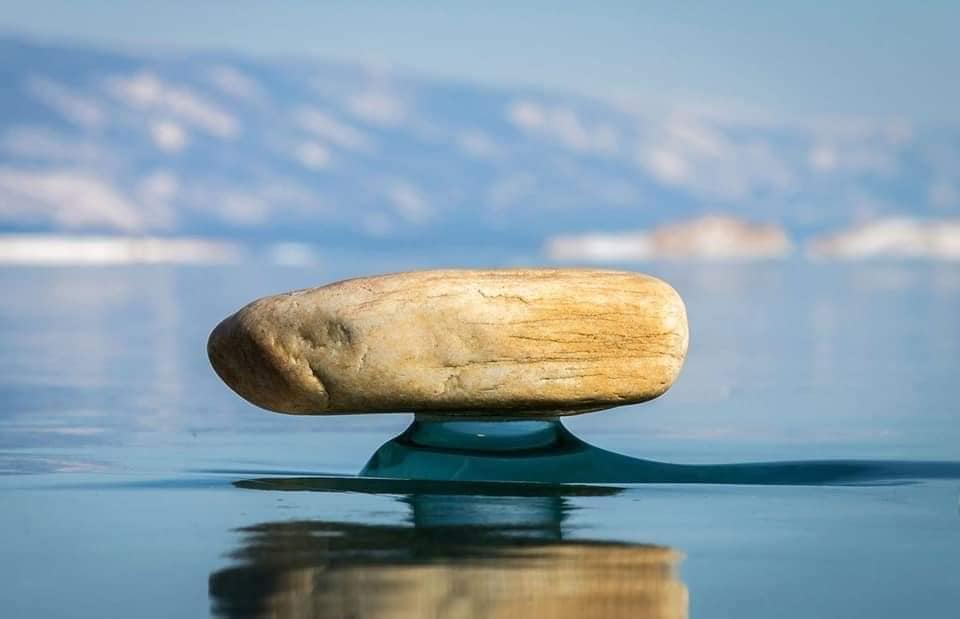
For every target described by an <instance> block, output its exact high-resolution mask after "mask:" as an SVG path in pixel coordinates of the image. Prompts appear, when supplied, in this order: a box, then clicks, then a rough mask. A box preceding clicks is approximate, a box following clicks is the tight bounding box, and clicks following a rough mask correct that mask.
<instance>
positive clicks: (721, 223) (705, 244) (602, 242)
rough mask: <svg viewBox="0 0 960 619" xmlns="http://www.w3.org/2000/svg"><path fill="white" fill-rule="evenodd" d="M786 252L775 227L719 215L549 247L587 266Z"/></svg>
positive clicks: (558, 241)
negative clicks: (596, 263) (610, 262)
mask: <svg viewBox="0 0 960 619" xmlns="http://www.w3.org/2000/svg"><path fill="white" fill-rule="evenodd" d="M790 249H791V243H790V239H789V238H788V237H787V234H786V233H785V232H784V230H783V229H782V228H780V227H778V226H773V225H757V224H752V223H749V222H745V221H742V220H740V219H736V218H733V217H724V216H717V215H711V216H707V217H700V218H698V219H693V220H690V221H685V222H681V223H674V224H670V225H666V226H661V227H659V228H655V229H654V230H651V231H638V232H626V233H620V234H584V235H579V236H561V237H556V238H554V239H551V240H550V241H549V242H548V243H547V253H548V255H549V256H550V258H553V259H555V260H571V261H590V262H592V261H596V262H605V261H631V260H656V259H688V258H692V259H708V260H709V259H760V258H779V257H782V256H784V255H786V254H787V253H788V252H789V251H790Z"/></svg>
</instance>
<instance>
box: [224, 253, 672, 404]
mask: <svg viewBox="0 0 960 619" xmlns="http://www.w3.org/2000/svg"><path fill="white" fill-rule="evenodd" d="M207 350H208V353H209V356H210V362H211V363H212V364H213V367H214V369H215V370H216V372H217V374H218V375H219V376H220V378H222V379H223V380H224V382H226V383H227V385H229V386H230V387H231V388H232V389H233V390H234V391H236V392H237V393H238V394H240V395H241V396H242V397H244V398H245V399H247V400H249V401H250V402H252V403H254V404H256V405H258V406H262V407H263V408H267V409H270V410H272V411H277V412H283V413H295V414H336V413H359V412H399V411H417V412H425V413H430V412H435V413H438V414H449V415H458V414H461V415H464V416H481V417H483V416H494V417H542V416H552V415H557V414H561V415H562V414H575V413H582V412H586V411H590V410H597V409H601V408H608V407H611V406H618V405H621V404H630V403H635V402H643V401H645V400H650V399H652V398H655V397H657V396H659V395H661V394H662V393H663V392H664V391H666V390H667V389H668V388H669V387H670V385H671V384H672V383H673V381H674V379H676V377H677V374H678V373H679V372H680V367H681V365H682V364H683V359H684V356H685V354H686V351H687V319H686V313H685V310H684V306H683V301H682V300H681V299H680V297H679V295H677V293H676V292H675V291H674V290H673V288H671V287H670V286H669V285H667V284H666V283H664V282H662V281H660V280H658V279H655V278H653V277H649V276H646V275H641V274H637V273H626V272H618V271H600V270H585V269H511V270H483V271H481V270H446V271H421V272H411V273H396V274H391V275H381V276H377V277H365V278H359V279H351V280H346V281H342V282H337V283H334V284H330V285H328V286H323V287H321V288H312V289H308V290H300V291H296V292H290V293H286V294H281V295H277V296H273V297H266V298H263V299H260V300H258V301H254V302H253V303H251V304H249V305H247V306H246V307H244V308H243V309H241V310H240V311H239V312H237V313H236V314H234V315H233V316H230V317H229V318H227V319H226V320H224V321H223V322H221V323H220V324H219V325H218V326H217V328H216V329H214V331H213V333H212V334H211V335H210V341H209V342H208V345H207Z"/></svg>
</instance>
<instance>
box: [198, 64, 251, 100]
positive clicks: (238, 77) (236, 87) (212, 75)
mask: <svg viewBox="0 0 960 619" xmlns="http://www.w3.org/2000/svg"><path fill="white" fill-rule="evenodd" d="M207 79H208V80H209V81H210V83H211V84H213V85H214V86H215V87H217V88H218V89H219V90H220V91H221V92H223V93H224V94H226V95H230V96H231V97H235V98H237V99H241V100H245V101H258V100H260V99H262V98H263V89H262V88H261V87H260V84H258V83H257V81H256V80H255V79H253V78H252V77H250V76H249V75H247V74H245V73H243V72H242V71H240V70H238V69H235V68H234V67H231V66H228V65H225V64H221V65H215V66H212V67H210V69H209V70H208V71H207Z"/></svg>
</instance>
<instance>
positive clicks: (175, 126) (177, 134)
mask: <svg viewBox="0 0 960 619" xmlns="http://www.w3.org/2000/svg"><path fill="white" fill-rule="evenodd" d="M150 138H151V139H152V140H153V143H154V145H155V146H156V147H157V148H159V149H160V150H162V151H165V152H168V153H178V152H180V151H181V150H183V148H184V147H185V146H186V145H187V143H188V142H189V136H188V134H187V132H186V130H185V129H184V128H183V127H182V126H181V125H180V124H179V123H177V122H174V121H172V120H155V121H153V122H152V123H150Z"/></svg>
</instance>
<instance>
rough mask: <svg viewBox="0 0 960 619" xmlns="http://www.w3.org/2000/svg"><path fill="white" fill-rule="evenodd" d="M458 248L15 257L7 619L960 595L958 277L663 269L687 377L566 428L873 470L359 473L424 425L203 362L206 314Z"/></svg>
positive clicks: (804, 269)
mask: <svg viewBox="0 0 960 619" xmlns="http://www.w3.org/2000/svg"><path fill="white" fill-rule="evenodd" d="M474 261H476V262H484V263H490V262H491V260H490V259H486V258H484V259H479V258H477V259H474ZM517 261H520V262H522V258H520V259H513V260H511V262H517ZM457 262H459V263H461V264H466V263H469V262H470V260H462V261H455V262H454V263H453V264H452V265H456V263H457ZM435 265H436V264H435V263H434V262H432V261H431V260H429V259H419V260H415V259H413V258H410V257H406V258H393V257H382V258H364V257H362V256H348V257H338V256H336V255H331V256H330V257H329V262H328V263H325V264H324V265H322V266H320V267H317V268H310V269H307V268H281V267H247V268H245V269H240V268H236V267H189V268H187V267H180V268H172V267H113V268H13V267H3V270H0V291H2V292H0V473H2V475H0V501H2V510H0V531H2V533H0V549H2V557H3V561H2V563H0V609H3V612H2V615H3V616H10V617H48V616H49V617H107V616H125V615H135V616H141V617H171V616H185V617H186V616H190V617H192V616H202V615H205V614H218V615H221V616H251V615H258V614H259V615H264V616H270V614H271V613H273V616H355V615H356V614H359V615H360V616H382V615H384V614H390V613H392V614H391V616H405V615H406V616H424V615H428V616H429V615H430V614H433V615H436V616H470V615H471V614H474V615H476V614H482V613H487V614H486V615H485V616H499V615H505V614H507V613H510V614H517V613H527V614H530V613H531V612H533V613H539V614H543V615H548V614H550V615H551V616H562V613H563V612H566V613H567V614H568V615H569V616H590V613H591V612H592V613H593V614H594V615H595V616H673V615H675V614H676V613H677V612H678V609H681V610H682V608H683V605H684V603H685V602H684V600H685V599H686V597H688V598H689V612H690V615H691V616H695V617H730V616H737V617H771V616H775V617H781V618H789V617H855V616H865V617H867V616H868V617H902V616H904V615H907V614H908V613H912V614H924V615H929V616H952V614H953V613H956V612H957V608H960V479H958V475H957V474H956V464H955V463H956V462H957V461H960V423H958V422H960V411H958V408H960V407H958V405H957V404H956V398H955V395H954V393H955V386H956V381H957V377H958V376H960V267H956V266H954V267H950V266H938V265H927V264H865V265H827V264H806V263H801V262H788V263H784V264H779V263H778V264H752V265H700V266H698V265H689V264H687V265H684V264H652V265H646V266H645V267H644V268H643V270H646V271H648V272H652V273H654V274H657V275H660V276H662V277H664V278H665V279H667V280H668V281H670V282H671V283H673V284H674V285H675V287H676V288H677V289H678V290H679V291H680V293H681V294H682V295H683V296H684V299H685V300H686V303H687V309H688V313H689V316H690V322H691V346H690V352H689V355H688V361H687V365H686V367H685V368H684V371H683V373H682V375H681V377H680V380H679V381H678V383H677V385H676V386H675V387H674V388H673V389H672V390H671V391H670V392H669V393H668V394H667V395H665V396H664V397H663V398H662V399H660V400H658V401H655V402H652V403H649V404H646V405H641V406H634V407H625V408H623V409H618V410H615V411H608V412H603V413H598V414H588V415H583V416H579V417H575V418H569V419H567V420H565V422H564V423H565V425H566V427H567V428H568V429H569V430H571V431H572V432H573V433H574V434H575V435H576V436H578V437H579V438H581V439H584V440H586V441H589V442H590V443H591V444H593V445H596V446H598V447H600V448H603V449H607V450H612V451H615V452H619V453H621V454H626V455H628V456H633V457H638V458H644V459H649V460H654V461H656V462H659V463H668V464H694V465H707V464H731V463H742V462H757V461H761V462H770V461H786V462H789V463H793V465H792V466H794V467H797V466H800V467H801V468H800V469H799V470H800V471H801V472H804V473H805V474H806V473H809V471H810V470H811V469H809V468H802V467H805V466H807V464H803V463H808V462H809V461H811V460H813V461H821V460H831V461H835V462H834V464H836V465H838V466H847V467H850V466H853V467H856V466H865V467H867V468H866V469H864V470H866V471H867V472H868V474H865V475H862V476H860V477H857V476H853V477H850V476H847V477H844V476H839V477H830V476H826V477H822V476H821V477H817V476H814V477H809V476H808V477H802V476H801V477H800V478H797V477H796V476H794V477H790V476H789V475H787V476H784V475H783V474H782V473H776V474H775V475H774V479H773V481H774V482H775V483H774V484H773V485H754V484H753V483H752V481H756V480H755V479H753V480H751V479H748V478H743V477H737V476H736V475H735V476H733V477H730V476H726V477H723V476H721V477H717V476H714V477H709V476H708V477H707V478H705V479H704V481H706V482H711V483H698V480H697V479H686V478H684V479H678V478H676V477H673V478H670V477H667V478H664V479H665V481H661V482H660V483H606V484H600V485H582V484H581V485H571V486H563V487H556V486H543V485H539V484H515V485H512V486H503V485H497V484H493V485H491V484H483V483H466V482H457V481H437V482H406V483H405V482H402V481H398V480H394V481H389V480H388V481H387V482H382V483H381V482H377V483H359V482H358V481H357V480H356V478H355V477H353V476H354V475H355V474H356V473H357V472H358V471H359V470H360V469H361V468H362V467H363V466H364V464H365V463H366V462H367V461H368V459H369V458H370V456H371V455H372V454H373V453H374V452H375V451H376V450H377V449H378V448H379V447H380V446H381V445H383V444H384V443H385V442H386V441H387V440H388V439H390V438H391V437H393V436H395V435H397V434H399V433H401V432H403V430H404V429H405V428H406V427H407V426H408V424H409V423H410V420H411V417H410V416H409V415H371V416H355V417H337V418H328V419H316V418H302V417H287V416H281V415H270V414H267V413H264V412H262V411H259V410H257V409H255V408H253V407H251V406H249V405H247V404H246V403H244V402H243V401H241V400H239V399H238V398H237V397H236V396H234V395H233V394H232V393H231V392H230V391H229V390H227V388H226V387H224V386H223V385H222V384H220V383H219V381H218V380H217V378H216V377H215V375H214V374H213V373H212V371H211V370H210V369H209V366H208V364H207V361H206V357H205V341H206V336H207V334H208V332H209V330H210V329H211V328H212V326H213V325H214V324H215V323H216V322H217V321H218V320H219V319H220V318H222V317H223V316H225V315H226V314H228V313H230V312H232V311H234V310H235V309H236V308H238V307H239V306H240V305H242V304H243V303H245V302H247V301H249V300H251V299H253V298H255V297H258V296H262V295H265V294H270V293H274V292H279V291H282V290H287V289H292V288H298V287H304V286H309V285H315V284H318V283H323V282H327V281H331V280H334V279H339V278H342V277H347V276H351V275H358V274H365V273H371V272H378V271H389V270H399V269H404V268H409V267H424V266H435ZM445 266H446V265H445ZM818 466H822V464H821V465H818ZM695 470H696V471H703V470H707V469H695ZM714 470H715V469H714ZM844 470H846V469H844ZM857 470H860V469H857ZM794 471H796V468H794ZM777 475H779V477H777ZM676 481H683V482H686V483H671V482H676ZM715 482H720V483H715ZM611 566H613V567H611ZM671 566H672V569H671ZM507 575H509V577H507ZM371 592H374V593H375V594H374V593H371ZM550 602H552V603H553V604H554V605H553V606H550V605H549V603H550ZM531 604H533V605H532V606H531ZM537 604H539V606H538V605H537ZM387 611H389V613H388V612H387ZM458 613H460V614H459V615H458ZM558 613H561V614H558ZM618 614H619V615H618Z"/></svg>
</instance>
